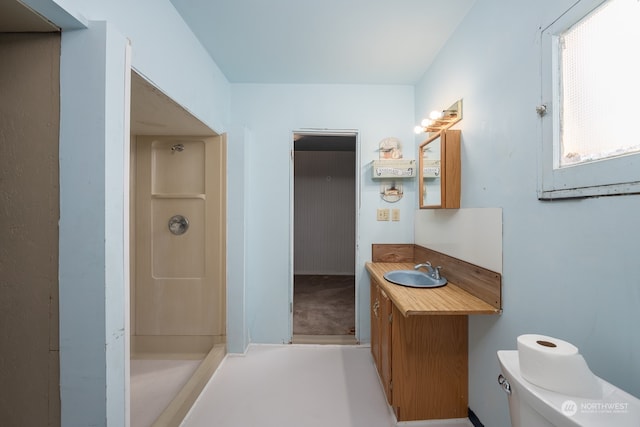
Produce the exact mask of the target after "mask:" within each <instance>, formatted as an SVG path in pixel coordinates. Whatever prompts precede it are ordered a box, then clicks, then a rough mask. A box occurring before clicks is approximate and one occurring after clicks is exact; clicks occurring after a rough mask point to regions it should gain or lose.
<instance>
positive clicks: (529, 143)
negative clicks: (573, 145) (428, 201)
mask: <svg viewBox="0 0 640 427" xmlns="http://www.w3.org/2000/svg"><path fill="white" fill-rule="evenodd" d="M573 3H575V2H574V1H573V0H562V1H557V0H544V1H540V2H512V1H508V0H486V1H482V2H476V4H475V6H474V7H473V8H472V9H471V11H470V12H469V14H468V15H467V17H466V18H465V19H464V21H463V22H462V23H461V25H460V26H459V27H458V30H457V31H456V32H455V34H454V35H453V37H452V38H451V39H450V40H449V42H448V43H447V45H446V46H445V47H444V48H443V50H442V51H441V53H440V54H439V56H438V58H437V59H436V60H435V61H434V63H433V65H432V66H431V67H430V68H429V70H428V71H427V72H426V74H425V76H424V77H423V79H422V80H421V82H420V84H419V85H418V86H417V88H416V116H417V117H422V116H424V115H425V114H427V113H428V112H429V111H431V110H432V109H433V108H434V107H438V106H445V105H449V104H450V103H451V102H453V101H454V100H456V99H459V98H463V103H464V113H463V120H462V121H461V122H460V123H459V124H458V125H457V127H458V128H459V129H461V130H462V198H461V199H462V202H461V203H462V206H461V207H463V208H467V207H501V208H502V209H503V233H504V235H503V288H502V291H503V308H504V312H503V314H502V315H500V316H486V317H485V316H470V319H469V333H470V336H469V351H470V353H469V369H470V372H469V380H470V382H469V390H470V396H469V405H470V407H471V409H472V410H473V411H475V413H476V414H477V415H478V416H479V418H480V420H481V421H482V422H483V423H484V424H485V425H489V426H507V425H509V415H508V407H507V398H506V396H505V394H504V393H503V392H502V390H501V389H500V388H499V387H498V385H497V383H496V377H497V375H498V373H499V366H498V360H497V357H496V351H497V350H500V349H515V348H516V337H517V336H518V335H521V334H524V333H541V334H545V335H550V336H553V337H558V338H561V339H564V340H567V341H569V342H572V343H574V344H575V345H576V346H578V348H579V349H580V351H581V353H582V354H583V355H584V357H585V359H586V360H587V363H588V364H589V366H590V368H591V369H592V370H593V371H594V372H595V373H596V375H599V376H601V377H603V378H604V379H606V380H607V381H610V382H612V383H613V384H616V385H618V386H619V387H621V388H623V389H625V390H626V391H628V392H630V393H632V394H634V395H636V396H640V365H639V364H638V363H637V360H638V355H639V354H640V335H639V334H638V333H637V330H636V329H635V325H637V324H639V323H640V310H638V307H639V306H640V271H639V270H638V268H637V259H638V253H640V227H638V212H639V211H640V196H639V195H628V196H617V197H601V198H592V199H583V200H561V201H554V202H545V201H540V200H538V199H537V194H536V189H537V175H538V173H539V172H540V167H539V165H538V162H537V154H538V146H539V144H540V143H541V135H542V133H541V120H540V118H539V117H538V115H537V114H536V111H535V107H536V106H537V105H538V104H539V103H540V100H541V77H540V50H541V46H540V31H541V30H540V29H541V28H545V27H546V26H547V25H549V24H550V23H552V22H553V21H554V20H555V19H556V18H557V17H558V16H560V15H561V14H562V13H563V12H564V11H565V10H567V9H568V8H569V7H570V6H571V5H572V4H573ZM497 17H505V18H504V19H502V18H501V19H498V18H497ZM629 137H630V138H635V137H636V136H635V135H629ZM639 178H640V177H639Z"/></svg>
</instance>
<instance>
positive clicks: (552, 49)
mask: <svg viewBox="0 0 640 427" xmlns="http://www.w3.org/2000/svg"><path fill="white" fill-rule="evenodd" d="M606 1H608V0H580V1H578V2H577V3H575V4H574V5H573V6H572V7H571V8H570V9H569V10H567V11H566V12H565V13H563V14H562V15H561V16H560V17H559V18H558V19H556V20H555V21H554V22H553V23H551V24H550V25H549V26H547V27H546V28H544V29H543V30H542V31H541V32H540V37H541V84H542V87H541V89H542V93H541V105H544V106H545V107H546V111H545V113H544V114H542V115H541V121H542V138H541V144H540V149H539V153H538V161H539V163H540V164H539V174H538V199H540V200H553V199H565V198H583V197H599V196H612V195H622V194H636V193H640V153H634V154H628V155H625V156H620V157H612V158H607V159H602V160H597V161H594V162H588V163H580V164H576V165H569V166H564V167H562V168H560V167H559V164H560V158H559V156H560V153H559V151H560V150H558V149H556V147H558V144H559V139H560V114H559V113H560V93H561V90H560V63H559V62H560V61H559V55H558V49H559V36H560V34H562V33H563V32H564V31H565V30H567V29H568V28H570V27H572V26H573V25H574V24H576V23H578V22H580V21H581V20H582V19H583V18H584V17H585V16H586V15H588V14H589V13H591V12H592V11H593V10H594V9H596V8H597V7H599V6H600V5H602V4H603V3H605V2H606ZM636 135H637V134H632V135H630V136H629V137H636Z"/></svg>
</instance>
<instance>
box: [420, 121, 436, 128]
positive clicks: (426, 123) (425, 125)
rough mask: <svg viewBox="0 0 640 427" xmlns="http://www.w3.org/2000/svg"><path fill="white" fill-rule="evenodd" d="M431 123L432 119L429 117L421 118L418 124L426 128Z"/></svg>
mask: <svg viewBox="0 0 640 427" xmlns="http://www.w3.org/2000/svg"><path fill="white" fill-rule="evenodd" d="M432 124H433V121H432V120H429V119H422V121H421V122H420V126H422V127H423V128H428V127H429V126H431V125H432Z"/></svg>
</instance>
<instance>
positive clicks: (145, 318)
mask: <svg viewBox="0 0 640 427" xmlns="http://www.w3.org/2000/svg"><path fill="white" fill-rule="evenodd" d="M225 159H226V143H225V141H224V137H221V136H217V137H207V138H199V137H172V136H165V137H152V136H138V137H137V138H136V150H135V160H136V161H135V164H136V167H135V175H134V176H135V177H136V178H135V184H134V189H133V191H134V192H135V208H134V209H135V215H134V217H135V221H134V226H133V228H134V230H135V231H134V233H133V235H134V236H135V239H132V240H133V242H132V244H133V245H135V267H134V271H135V273H134V276H133V277H135V280H134V281H133V285H132V316H131V318H132V323H131V325H132V328H131V330H132V333H133V336H132V355H133V357H154V356H155V357H165V356H162V355H166V354H168V353H174V354H175V353H179V354H183V355H185V354H195V355H200V356H204V355H205V354H206V353H208V352H209V350H210V349H211V348H212V347H213V346H214V345H216V344H222V343H224V341H225V315H226V311H225V302H226V300H225V276H226V274H225V273H226V269H225V264H226V257H225V229H226V227H225V224H226V216H225V209H226V203H225V201H226V197H225V188H226V180H225V171H226V168H225V166H224V165H225ZM176 215H180V216H182V217H184V218H186V221H187V228H186V231H184V232H182V234H181V231H182V230H173V231H172V230H170V227H169V221H170V219H171V218H173V217H174V216H176ZM132 252H133V251H132ZM183 357H184V356H183Z"/></svg>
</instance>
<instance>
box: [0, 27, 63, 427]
mask: <svg viewBox="0 0 640 427" xmlns="http://www.w3.org/2000/svg"><path fill="white" fill-rule="evenodd" d="M59 69H60V34H59V33H38V34H29V33H22V34H0V153H2V154H1V155H0V206H1V209H0V230H1V232H2V237H1V238H0V242H1V244H0V349H1V350H0V378H2V387H0V422H1V423H2V424H3V425H7V426H58V425H60V390H59V388H58V383H59V354H58V349H59V346H58V218H59V204H58V194H59V193H58V129H59V119H60V108H59V102H60V92H59V83H60V71H59Z"/></svg>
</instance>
